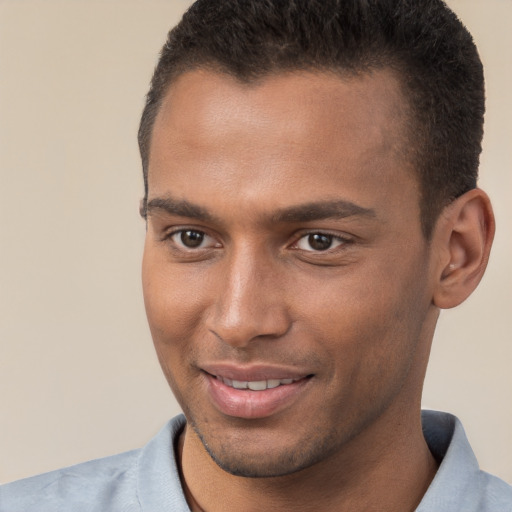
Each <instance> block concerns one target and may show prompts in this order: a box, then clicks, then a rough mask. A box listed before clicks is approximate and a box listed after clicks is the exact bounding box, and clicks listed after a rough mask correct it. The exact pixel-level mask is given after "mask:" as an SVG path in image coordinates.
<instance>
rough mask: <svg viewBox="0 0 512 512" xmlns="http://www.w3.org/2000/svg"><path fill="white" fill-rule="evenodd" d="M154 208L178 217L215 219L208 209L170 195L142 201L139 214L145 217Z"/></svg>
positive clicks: (210, 220)
mask: <svg viewBox="0 0 512 512" xmlns="http://www.w3.org/2000/svg"><path fill="white" fill-rule="evenodd" d="M154 210H162V211H164V212H166V213H168V214H169V215H177V216H178V217H189V218H191V219H197V220H203V221H209V222H213V221H215V220H217V219H216V217H215V216H214V215H212V214H211V213H210V212H208V210H206V209H205V208H202V207H201V206H198V205H196V204H193V203H190V202H189V201H186V200H184V199H173V198H172V197H155V198H154V199H151V201H148V202H147V203H143V205H142V207H141V215H142V217H144V218H146V217H147V216H148V215H151V213H152V212H153V211H154Z"/></svg>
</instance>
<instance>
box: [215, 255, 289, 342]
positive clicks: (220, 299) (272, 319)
mask: <svg viewBox="0 0 512 512" xmlns="http://www.w3.org/2000/svg"><path fill="white" fill-rule="evenodd" d="M271 259H272V258H271V257H265V256H263V255H262V254H260V255H257V254H255V253H254V252H253V251H251V250H245V251H243V250H241V251H238V252H237V253H234V254H232V255H231V257H229V258H226V259H225V260H224V261H223V262H222V263H221V265H220V267H221V268H220V269H219V272H218V275H217V278H216V279H215V281H216V282H215V288H216V290H217V291H216V294H215V298H214V303H213V304H212V308H211V312H210V315H209V316H208V318H207V328H208V329H209V330H210V331H211V332H213V333H214V334H215V335H216V336H217V337H218V338H220V339H221V340H222V341H223V342H225V343H227V344H229V345H231V346H233V347H237V348H242V347H246V346H247V345H248V344H250V343H251V342H252V341H254V340H256V339H263V338H267V339H272V338H274V339H275V338H279V337H280V336H283V335H284V334H285V333H286V332H287V331H288V329H289V328H290V325H291V320H290V315H289V310H288V306H287V303H286V289H285V288H286V287H285V285H284V280H285V279H284V274H283V271H282V270H280V269H279V268H278V267H279V265H278V264H276V263H275V262H272V261H271Z"/></svg>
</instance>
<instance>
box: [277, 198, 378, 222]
mask: <svg viewBox="0 0 512 512" xmlns="http://www.w3.org/2000/svg"><path fill="white" fill-rule="evenodd" d="M354 216H358V217H368V218H373V217H376V214H375V210H373V209H371V208H363V207H362V206H359V205H357V204H355V203H352V202H350V201H345V200H341V199H340V200H334V201H317V202H312V203H305V204H300V205H297V206H290V207H288V208H284V209H283V210H280V211H278V212H277V213H275V214H274V215H272V217H271V220H272V222H290V223H291V222H310V221H315V220H324V219H344V218H346V217H354Z"/></svg>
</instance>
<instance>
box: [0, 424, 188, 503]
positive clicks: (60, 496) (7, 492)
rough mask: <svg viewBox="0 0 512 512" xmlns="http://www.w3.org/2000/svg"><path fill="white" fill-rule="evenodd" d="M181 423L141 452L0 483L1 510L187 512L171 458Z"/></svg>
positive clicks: (131, 452)
mask: <svg viewBox="0 0 512 512" xmlns="http://www.w3.org/2000/svg"><path fill="white" fill-rule="evenodd" d="M183 425H184V418H183V417H182V416H178V417H176V418H174V419H172V420H171V421H170V422H169V423H167V425H165V426H164V428H162V429H161V430H160V432H159V433H158V434H157V435H156V436H155V437H154V438H153V439H152V440H151V441H150V442H149V443H148V444H147V445H146V446H144V447H143V448H141V449H138V450H133V451H129V452H125V453H121V454H118V455H113V456H110V457H105V458H102V459H97V460H92V461H89V462H84V463H82V464H77V465H75V466H70V467H67V468H63V469H59V470H56V471H51V472H49V473H44V474H42V475H37V476H34V477H30V478H26V479H23V480H19V481H17V482H12V483H9V484H5V485H2V486H0V512H69V511H72V512H93V511H94V512H97V511H98V510H108V511H109V512H136V511H137V512H138V511H141V510H143V509H144V510H145V511H146V510H147V511H159V510H165V508H166V505H169V503H171V504H173V505H174V508H171V510H176V511H178V510H180V511H181V510H188V507H186V501H185V498H184V496H183V493H182V490H181V484H180V480H179V474H178V470H177V467H176V463H175V456H174V441H175V439H176V436H177V435H179V432H181V430H182V429H183Z"/></svg>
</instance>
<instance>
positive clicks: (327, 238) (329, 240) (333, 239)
mask: <svg viewBox="0 0 512 512" xmlns="http://www.w3.org/2000/svg"><path fill="white" fill-rule="evenodd" d="M345 243H347V240H345V239H344V238H342V237H339V236H335V235H330V234H328V233H309V234H307V235H304V236H303V237H302V238H300V239H299V240H298V242H297V245H296V247H297V249H300V250H301V251H307V252H322V251H327V250H329V249H335V248H336V247H338V246H340V245H343V244H345Z"/></svg>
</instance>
